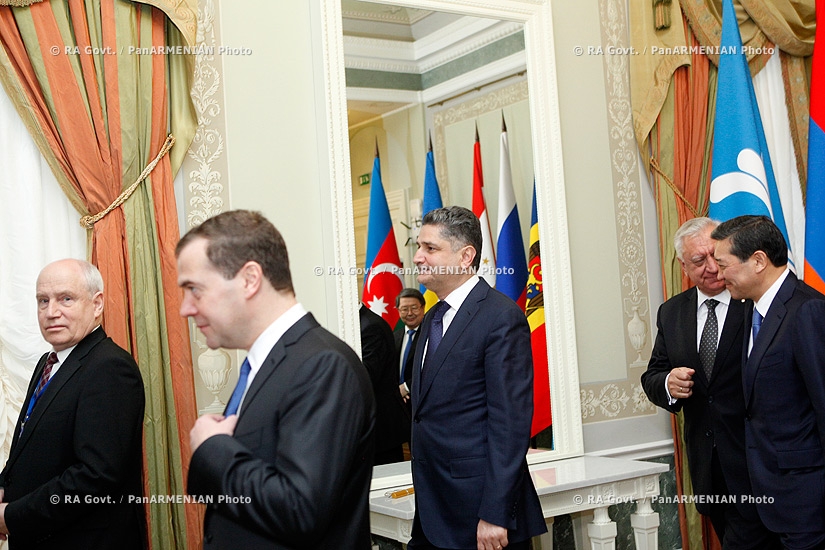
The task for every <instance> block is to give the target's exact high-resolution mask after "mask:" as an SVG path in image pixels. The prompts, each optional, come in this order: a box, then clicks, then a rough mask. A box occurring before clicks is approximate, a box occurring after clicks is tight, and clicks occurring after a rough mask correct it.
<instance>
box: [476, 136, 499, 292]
mask: <svg viewBox="0 0 825 550" xmlns="http://www.w3.org/2000/svg"><path fill="white" fill-rule="evenodd" d="M483 187H484V175H483V174H482V172H481V143H480V142H479V140H478V124H476V141H475V144H474V145H473V214H475V215H476V217H477V218H478V220H479V221H480V222H481V238H482V243H481V251H480V252H481V263H480V264H479V267H478V274H479V275H481V276H482V277H483V278H484V280H485V281H487V283H488V284H489V285H490V286H492V287H495V286H496V256H495V252H494V251H493V234H492V232H491V231H490V219H489V218H488V217H487V205H486V204H485V202H484V192H483V191H482V188H483Z"/></svg>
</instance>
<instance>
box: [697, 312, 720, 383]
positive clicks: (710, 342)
mask: <svg viewBox="0 0 825 550" xmlns="http://www.w3.org/2000/svg"><path fill="white" fill-rule="evenodd" d="M718 303H719V301H718V300H714V299H713V298H708V299H707V300H705V305H706V306H708V317H707V319H705V328H704V329H702V337H701V338H700V339H699V359H700V360H701V361H702V370H704V371H705V376H706V377H707V379H708V380H710V375H711V373H712V372H713V363H714V362H715V361H716V344H717V341H718V339H719V321H718V320H717V319H716V305H717V304H718Z"/></svg>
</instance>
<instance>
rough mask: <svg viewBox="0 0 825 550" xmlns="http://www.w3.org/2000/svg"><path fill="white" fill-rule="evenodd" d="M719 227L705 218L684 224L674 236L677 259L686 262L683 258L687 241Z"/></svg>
mask: <svg viewBox="0 0 825 550" xmlns="http://www.w3.org/2000/svg"><path fill="white" fill-rule="evenodd" d="M717 225H719V222H717V221H716V220H712V219H710V218H705V217H699V218H693V219H690V220H688V221H686V222H685V223H683V224H682V226H681V227H680V228H679V229H677V230H676V234H675V235H674V236H673V248H675V249H676V257H677V258H679V259H680V260H682V261H685V258H684V256H683V254H684V252H685V241H686V240H687V239H690V238H692V237H695V236H696V235H698V234H699V233H701V232H702V231H704V230H705V229H707V228H708V227H713V228H715V227H716V226H717Z"/></svg>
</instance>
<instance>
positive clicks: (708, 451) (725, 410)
mask: <svg viewBox="0 0 825 550" xmlns="http://www.w3.org/2000/svg"><path fill="white" fill-rule="evenodd" d="M717 225H718V223H717V222H715V221H713V220H711V219H708V218H693V219H692V220H688V221H687V222H685V223H684V224H682V226H681V227H680V228H679V230H678V231H676V235H675V236H674V239H673V240H674V247H675V249H676V257H677V259H678V260H679V263H680V264H681V265H682V270H683V271H684V272H685V274H686V275H687V276H688V279H690V281H691V283H693V284H694V285H695V286H694V287H692V288H690V289H688V290H686V291H684V292H682V293H681V294H677V295H676V296H674V297H672V298H671V299H669V300H668V301H666V302H665V303H664V304H662V306H661V307H660V308H659V315H658V318H657V322H656V325H657V327H658V334H657V335H656V342H655V344H654V346H653V353H652V354H651V357H650V362H649V363H648V366H647V371H646V372H645V373H644V374H642V386H643V387H644V390H645V393H646V394H647V396H648V398H649V399H650V401H651V402H652V403H655V404H656V405H658V406H660V407H662V408H663V409H665V410H667V411H670V412H671V413H676V412H678V411H680V410H681V411H683V412H684V419H685V429H684V439H685V447H686V448H687V458H688V468H689V470H690V477H691V482H692V483H693V492H694V494H695V495H700V496H702V498H699V499H697V501H696V509H697V510H698V511H699V513H701V514H703V515H706V516H708V517H709V518H710V520H711V523H712V524H713V529H714V530H715V531H716V535H717V536H718V537H719V540H720V541H721V542H722V547H723V548H724V549H725V550H728V549H746V548H747V549H753V550H768V549H770V548H780V545H779V541H778V539H777V538H776V537H775V536H774V535H773V534H772V533H770V532H769V531H768V530H767V528H766V527H765V526H764V525H763V524H762V522H761V521H760V520H759V516H758V515H757V513H756V508H755V507H754V505H753V503H752V502H751V503H749V502H747V499H746V498H743V497H746V496H748V495H751V487H750V480H749V479H748V473H747V470H746V469H745V468H743V467H742V464H743V463H744V462H745V401H744V397H743V394H742V341H743V335H744V322H745V309H746V308H745V305H744V304H743V303H742V302H741V301H740V300H734V299H732V298H731V295H730V293H729V292H728V291H727V290H726V289H725V283H724V281H720V280H719V278H718V275H719V269H718V267H717V265H716V260H714V258H713V249H714V245H715V242H714V241H713V240H712V239H711V238H710V234H711V232H712V231H713V230H714V228H715V227H716V226H717ZM721 497H725V498H721Z"/></svg>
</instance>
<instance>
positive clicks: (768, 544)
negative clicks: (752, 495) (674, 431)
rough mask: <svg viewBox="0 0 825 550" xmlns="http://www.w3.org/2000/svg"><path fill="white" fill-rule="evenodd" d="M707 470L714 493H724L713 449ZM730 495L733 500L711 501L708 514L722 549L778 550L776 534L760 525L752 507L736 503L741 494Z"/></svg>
mask: <svg viewBox="0 0 825 550" xmlns="http://www.w3.org/2000/svg"><path fill="white" fill-rule="evenodd" d="M710 471H711V476H712V483H713V492H714V494H716V495H728V494H729V492H728V485H727V483H726V482H725V475H724V474H723V473H722V465H721V463H720V462H719V456H718V455H717V454H716V449H714V450H713V458H712V459H711V466H710ZM730 496H731V497H733V499H736V502H729V503H718V504H711V510H710V514H709V515H708V516H709V517H710V522H711V523H712V524H713V530H714V531H716V536H717V537H719V540H720V541H721V542H722V548H723V550H782V544H781V543H780V541H779V537H778V536H777V535H776V534H775V533H773V532H771V531H769V530H768V528H767V527H765V525H763V524H762V521H761V520H760V519H759V514H758V513H757V512H756V506H754V505H753V504H745V503H740V502H738V499H741V498H742V495H730ZM733 499H732V500H733ZM743 509H744V511H745V514H743V513H742V512H743Z"/></svg>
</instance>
